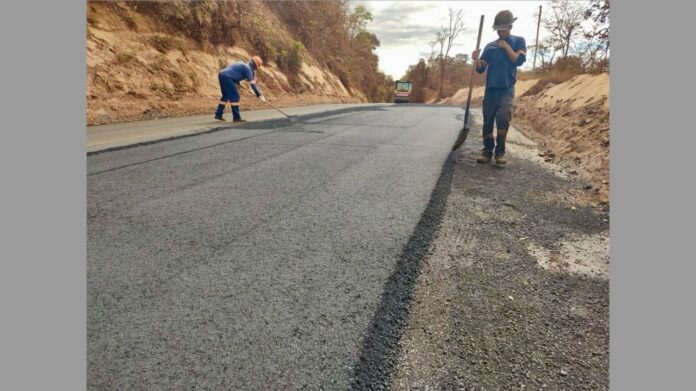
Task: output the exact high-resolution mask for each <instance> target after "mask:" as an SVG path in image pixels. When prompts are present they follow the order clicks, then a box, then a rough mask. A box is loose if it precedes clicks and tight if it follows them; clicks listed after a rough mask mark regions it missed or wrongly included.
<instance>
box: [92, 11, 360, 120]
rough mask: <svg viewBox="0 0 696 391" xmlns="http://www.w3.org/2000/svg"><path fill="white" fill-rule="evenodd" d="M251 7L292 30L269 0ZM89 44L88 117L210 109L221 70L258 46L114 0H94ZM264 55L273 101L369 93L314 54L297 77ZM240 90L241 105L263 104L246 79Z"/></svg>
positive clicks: (265, 82) (263, 80) (354, 98)
mask: <svg viewBox="0 0 696 391" xmlns="http://www.w3.org/2000/svg"><path fill="white" fill-rule="evenodd" d="M245 7H247V9H248V12H249V13H255V14H258V15H262V16H263V18H262V20H263V21H264V23H267V24H268V28H269V29H270V28H273V29H274V31H275V32H276V33H278V31H280V32H281V33H282V34H289V33H287V31H284V30H283V26H282V23H280V22H279V21H278V20H277V18H275V16H274V14H273V13H272V12H270V11H269V10H268V9H266V8H265V5H264V4H263V3H260V2H248V3H246V4H245ZM86 44H87V91H86V93H87V124H88V125H97V124H106V123H114V122H123V121H133V120H142V119H154V118H162V117H170V116H183V115H191V114H201V113H208V112H210V113H212V112H213V111H214V110H215V106H216V105H217V101H218V99H219V98H220V88H219V85H218V81H217V72H218V70H219V69H221V68H223V67H224V66H226V65H227V64H229V63H231V62H235V61H238V60H245V61H246V60H248V59H249V58H250V56H252V55H255V54H256V53H255V52H254V51H253V48H252V47H250V45H239V46H232V47H230V46H223V45H220V46H210V45H206V46H201V45H200V44H197V43H196V42H194V41H193V40H192V39H190V38H189V37H186V36H184V35H181V34H176V33H172V32H170V31H169V30H168V29H167V28H166V26H164V25H162V24H161V23H160V22H159V21H157V20H154V19H153V18H151V17H149V16H148V15H145V14H142V13H138V12H134V11H133V9H132V8H130V7H128V6H126V5H124V4H122V3H111V2H108V3H100V2H89V3H88V7H87V43H86ZM243 46H245V47H243ZM246 46H249V47H246ZM264 61H265V62H266V65H267V66H265V67H263V68H262V69H261V70H260V71H259V72H258V74H257V78H258V83H259V86H260V88H261V90H262V92H263V94H264V95H265V96H266V97H267V98H268V100H269V101H270V102H273V103H274V104H277V105H281V106H296V105H305V104H315V103H332V102H336V103H348V102H365V101H366V99H365V97H364V95H363V94H361V93H360V92H359V91H355V90H350V89H347V88H346V87H344V85H343V84H342V83H341V81H340V80H339V78H338V77H337V76H336V75H334V74H332V73H331V72H329V71H327V70H325V69H322V68H321V67H320V66H319V64H318V62H317V61H315V60H314V59H313V58H312V57H311V56H308V55H307V56H306V57H305V59H304V62H303V64H302V67H301V71H300V72H299V75H298V77H297V81H296V82H295V83H294V84H293V83H291V82H290V81H289V80H288V76H286V75H285V74H284V73H283V72H281V71H280V68H279V67H278V66H277V65H276V64H275V63H274V62H273V61H268V59H264ZM240 93H241V95H242V100H241V102H242V110H248V109H256V108H263V107H262V104H261V103H260V102H259V101H258V100H257V99H256V98H255V97H254V96H253V93H252V92H251V90H250V88H249V86H248V84H247V83H242V88H241V91H240ZM211 115H212V114H211Z"/></svg>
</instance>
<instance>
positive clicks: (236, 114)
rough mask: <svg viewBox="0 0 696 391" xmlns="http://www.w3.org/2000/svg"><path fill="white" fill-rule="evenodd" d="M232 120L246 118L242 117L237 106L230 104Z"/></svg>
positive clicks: (241, 120)
mask: <svg viewBox="0 0 696 391" xmlns="http://www.w3.org/2000/svg"><path fill="white" fill-rule="evenodd" d="M232 121H233V122H246V120H244V119H242V114H241V113H240V111H239V106H232Z"/></svg>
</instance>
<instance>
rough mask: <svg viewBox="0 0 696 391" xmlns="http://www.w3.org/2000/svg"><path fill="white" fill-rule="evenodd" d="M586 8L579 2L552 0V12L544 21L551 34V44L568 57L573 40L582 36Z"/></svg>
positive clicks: (564, 56) (563, 55)
mask: <svg viewBox="0 0 696 391" xmlns="http://www.w3.org/2000/svg"><path fill="white" fill-rule="evenodd" d="M585 12H586V8H585V7H583V6H582V5H581V4H580V3H579V2H575V1H570V0H552V1H551V11H550V12H549V13H547V14H546V17H544V19H543V23H544V28H545V29H546V30H547V31H548V32H549V33H550V36H549V40H550V41H549V42H548V43H549V44H550V46H553V47H554V48H558V49H559V50H560V51H561V55H562V57H563V58H566V57H568V54H569V51H570V48H571V44H572V41H573V39H575V38H578V37H579V36H580V35H581V34H582V22H583V21H584V20H585Z"/></svg>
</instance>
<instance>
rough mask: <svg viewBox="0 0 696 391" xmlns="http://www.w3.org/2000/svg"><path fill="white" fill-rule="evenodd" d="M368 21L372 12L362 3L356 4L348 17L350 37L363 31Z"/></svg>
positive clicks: (370, 19) (370, 20)
mask: <svg viewBox="0 0 696 391" xmlns="http://www.w3.org/2000/svg"><path fill="white" fill-rule="evenodd" d="M368 22H372V13H371V12H370V11H369V10H368V9H367V8H365V6H364V5H362V4H359V5H357V6H356V7H355V9H354V10H353V12H352V13H351V14H350V16H349V17H348V31H349V33H350V37H351V38H355V36H356V35H357V34H358V33H359V32H361V31H364V30H365V27H367V23H368Z"/></svg>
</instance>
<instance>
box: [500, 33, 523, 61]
mask: <svg viewBox="0 0 696 391" xmlns="http://www.w3.org/2000/svg"><path fill="white" fill-rule="evenodd" d="M498 47H499V48H501V49H503V50H505V54H507V56H508V58H509V59H510V61H512V62H513V63H514V64H515V65H517V66H520V65H522V64H524V62H525V60H526V59H527V50H526V45H525V44H524V41H522V47H523V48H521V49H517V50H512V47H510V45H509V44H508V43H507V42H505V41H504V40H502V39H501V40H499V41H498Z"/></svg>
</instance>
